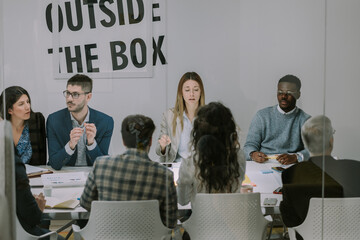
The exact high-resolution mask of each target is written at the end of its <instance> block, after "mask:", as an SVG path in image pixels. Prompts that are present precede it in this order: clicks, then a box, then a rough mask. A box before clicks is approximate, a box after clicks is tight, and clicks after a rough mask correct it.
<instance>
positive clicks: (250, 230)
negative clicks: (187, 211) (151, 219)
mask: <svg viewBox="0 0 360 240" xmlns="http://www.w3.org/2000/svg"><path fill="white" fill-rule="evenodd" d="M192 208H193V212H192V215H191V216H190V218H189V220H188V221H186V222H184V223H183V227H184V228H185V230H186V231H187V232H188V233H189V235H190V238H191V239H196V240H202V239H206V240H209V239H214V240H215V239H216V240H218V239H221V240H226V239H229V240H230V239H240V240H241V239H246V240H250V239H254V240H255V239H256V240H259V239H265V237H266V226H267V224H268V222H269V221H268V220H266V219H265V218H264V216H263V214H262V212H261V207H260V193H244V194H242V193H229V194H197V195H196V198H195V203H194V206H193V207H192Z"/></svg>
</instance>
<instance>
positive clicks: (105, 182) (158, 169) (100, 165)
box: [80, 149, 177, 228]
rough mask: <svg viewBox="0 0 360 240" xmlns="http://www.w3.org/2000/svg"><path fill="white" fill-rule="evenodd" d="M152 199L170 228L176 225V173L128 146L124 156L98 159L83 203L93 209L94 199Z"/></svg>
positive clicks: (85, 190) (87, 183) (83, 196)
mask: <svg viewBox="0 0 360 240" xmlns="http://www.w3.org/2000/svg"><path fill="white" fill-rule="evenodd" d="M152 199H155V200H158V201H159V205H160V216H161V219H162V221H163V223H164V224H165V225H166V226H168V227H171V228H173V227H175V226H176V222H177V219H176V216H177V197H176V189H175V184H174V178H173V173H172V172H171V171H170V170H169V169H167V168H166V167H165V166H163V165H161V164H159V163H157V162H153V161H151V160H150V159H149V157H148V154H147V153H146V152H144V151H140V150H137V149H127V151H126V152H125V153H124V154H122V155H117V156H113V157H111V156H104V157H98V158H97V159H96V161H95V163H94V167H93V170H92V171H91V172H90V173H89V177H88V179H87V181H86V184H85V189H84V192H83V194H82V196H81V200H80V205H81V206H82V207H84V208H85V209H87V210H88V211H90V208H91V202H92V201H93V200H100V201H131V200H152ZM167 221H168V223H167Z"/></svg>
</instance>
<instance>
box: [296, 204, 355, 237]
mask: <svg viewBox="0 0 360 240" xmlns="http://www.w3.org/2000/svg"><path fill="white" fill-rule="evenodd" d="M294 229H295V230H296V231H297V232H299V233H300V235H301V236H302V237H303V238H304V240H307V239H309V240H310V239H311V240H318V239H319V240H320V239H321V240H322V239H326V240H332V239H334V240H335V239H336V240H338V239H341V240H353V239H360V198H323V199H322V198H311V199H310V205H309V211H308V214H307V216H306V219H305V221H304V222H303V223H302V224H301V225H299V226H297V227H294Z"/></svg>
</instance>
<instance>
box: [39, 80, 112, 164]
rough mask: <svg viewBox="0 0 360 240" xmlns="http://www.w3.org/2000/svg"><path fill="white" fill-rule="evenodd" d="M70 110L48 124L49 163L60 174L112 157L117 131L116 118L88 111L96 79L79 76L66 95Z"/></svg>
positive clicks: (72, 82)
mask: <svg viewBox="0 0 360 240" xmlns="http://www.w3.org/2000/svg"><path fill="white" fill-rule="evenodd" d="M63 94H64V97H65V99H66V105H67V108H64V109H62V110H59V111H57V112H55V113H52V114H50V115H49V117H48V118H47V121H46V130H47V138H48V150H49V162H48V164H49V165H51V166H52V167H53V168H54V169H56V170H59V169H61V168H62V167H63V166H64V165H69V166H92V165H93V163H94V161H95V159H96V158H97V157H98V156H103V155H108V150H109V145H110V140H111V136H112V133H113V128H114V120H113V119H112V117H110V116H108V115H106V114H104V113H102V112H99V111H96V110H94V109H92V108H90V107H88V102H89V101H90V99H91V97H92V79H91V78H89V77H88V76H86V75H82V74H76V75H74V76H73V77H71V78H70V79H69V80H68V82H67V86H66V90H65V91H64V92H63Z"/></svg>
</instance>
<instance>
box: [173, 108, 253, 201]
mask: <svg viewBox="0 0 360 240" xmlns="http://www.w3.org/2000/svg"><path fill="white" fill-rule="evenodd" d="M192 137H193V140H192V146H193V149H194V151H193V152H192V156H191V157H189V158H187V159H184V160H183V161H182V162H181V165H180V170H179V179H178V181H177V190H178V202H179V203H180V204H181V205H186V204H188V203H189V202H194V199H195V195H196V193H198V192H200V193H234V192H240V189H241V183H242V181H243V180H244V178H245V168H246V161H245V157H244V153H243V151H242V150H241V149H240V144H239V141H238V135H237V131H236V124H235V121H234V119H233V116H232V114H231V111H230V109H229V108H227V107H225V106H224V105H223V104H221V103H219V102H212V103H209V104H208V105H205V106H203V107H201V108H199V111H198V114H197V118H196V119H195V121H194V128H193V133H192Z"/></svg>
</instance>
